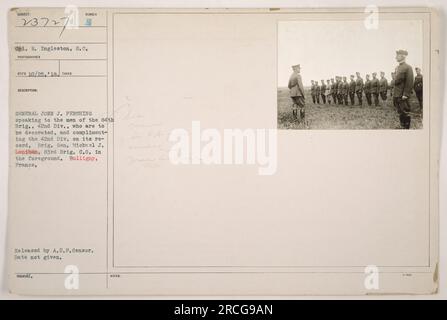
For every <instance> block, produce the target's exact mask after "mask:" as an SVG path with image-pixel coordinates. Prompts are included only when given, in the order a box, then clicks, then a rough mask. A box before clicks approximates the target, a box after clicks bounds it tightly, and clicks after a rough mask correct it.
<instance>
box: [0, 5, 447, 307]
mask: <svg viewBox="0 0 447 320" xmlns="http://www.w3.org/2000/svg"><path fill="white" fill-rule="evenodd" d="M66 5H75V6H79V7H83V6H84V7H94V6H98V7H99V6H104V7H160V8H162V7H171V8H182V7H184V8H186V7H189V8H205V7H208V8H213V7H215V8H233V7H234V8H249V7H251V8H269V7H274V8H278V7H281V8H301V7H307V8H312V7H323V8H326V7H352V6H356V7H366V6H367V5H377V6H379V7H380V6H393V7H398V6H433V7H437V8H438V9H439V10H440V12H441V16H442V18H443V19H444V18H445V17H444V16H445V11H446V10H447V4H446V2H445V1H443V0H434V1H418V0H393V1H391V0H388V1H384V0H382V1H377V0H376V1H363V0H357V1H346V0H345V1H342V0H334V1H328V0H325V1H322V0H320V1H318V2H316V1H315V0H314V1H311V0H306V1H303V0H302V1H292V0H290V1H285V0H282V1H281V0H276V1H261V0H258V1H254V0H251V1H236V0H235V1H229V0H227V1H192V0H189V1H186V0H185V1H174V0H163V1H150V0H146V1H142V0H139V1H138V0H133V1H129V0H128V1H124V0H121V1H120V0H109V1H105V0H103V1H87V0H84V1H78V0H72V1H57V0H53V1H49V0H28V1H11V0H3V1H1V3H0V82H1V86H0V299H20V298H30V297H18V296H14V295H10V294H9V293H8V289H7V281H6V279H7V276H6V275H7V270H6V261H5V251H6V245H7V244H6V224H7V198H8V197H7V194H8V193H7V190H8V188H7V186H8V179H7V178H8V80H9V73H8V64H9V61H8V47H7V13H8V10H9V9H10V8H12V7H26V6H34V7H35V6H48V7H63V6H66ZM443 29H444V25H443ZM442 38H443V39H444V38H445V34H444V31H442ZM322 47H324V45H322ZM444 51H445V43H442V45H441V56H442V57H443V60H444V61H445V53H444ZM441 68H442V69H443V70H444V72H443V74H445V63H444V64H443V65H441ZM442 81H443V88H444V90H442V91H441V92H445V91H446V90H447V86H446V84H445V82H444V79H442ZM442 101H443V108H445V106H444V104H445V98H444V97H442ZM446 118H447V117H446V114H445V113H442V120H443V121H442V122H443V126H444V125H445V123H446ZM442 138H443V139H442V146H441V148H442V150H441V160H440V191H439V192H440V265H439V273H440V280H439V286H440V288H439V293H438V294H437V295H433V296H420V297H417V296H404V297H402V296H392V297H390V296H386V297H372V296H368V297H356V298H359V299H389V298H407V299H414V298H422V299H446V298H447V282H446V281H445V274H446V273H445V270H446V266H447V261H446V260H447V254H446V253H445V248H446V245H445V244H446V240H447V239H446V231H447V210H446V197H445V196H443V195H444V194H445V193H446V177H447V175H446V169H447V159H446V157H445V156H446V152H445V149H446V146H447V144H446V138H447V137H446V134H445V132H443V133H442ZM443 244H444V245H443ZM244 298H245V297H244ZM289 298H290V297H289ZM300 298H307V299H308V298H311V297H300ZM320 298H321V297H320ZM346 298H348V297H342V298H341V299H346Z"/></svg>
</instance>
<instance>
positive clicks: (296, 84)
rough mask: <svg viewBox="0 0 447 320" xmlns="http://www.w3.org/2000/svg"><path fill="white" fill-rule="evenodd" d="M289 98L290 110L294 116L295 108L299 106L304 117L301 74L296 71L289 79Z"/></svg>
mask: <svg viewBox="0 0 447 320" xmlns="http://www.w3.org/2000/svg"><path fill="white" fill-rule="evenodd" d="M288 87H289V90H290V98H291V99H292V101H293V105H292V111H293V114H294V116H295V117H296V114H297V110H298V108H300V114H302V117H304V106H305V102H304V87H303V82H302V80H301V75H300V74H299V73H298V72H293V73H292V75H291V76H290V79H289V85H288Z"/></svg>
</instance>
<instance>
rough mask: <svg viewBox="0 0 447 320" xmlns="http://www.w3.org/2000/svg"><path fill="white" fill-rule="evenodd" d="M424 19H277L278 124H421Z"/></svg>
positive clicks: (297, 126) (415, 126) (287, 126)
mask: <svg viewBox="0 0 447 320" xmlns="http://www.w3.org/2000/svg"><path fill="white" fill-rule="evenodd" d="M422 67H423V25H422V20H404V19H402V20H380V21H377V24H376V25H371V26H368V25H367V24H365V23H364V21H363V20H348V21H340V20H332V21H315V20H312V21H279V22H278V113H277V115H278V129H421V128H422V122H423V121H422V119H423V98H422V97H423V75H424V71H426V74H428V70H423V68H422Z"/></svg>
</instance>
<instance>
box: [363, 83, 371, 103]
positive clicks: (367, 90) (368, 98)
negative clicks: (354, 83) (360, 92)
mask: <svg viewBox="0 0 447 320" xmlns="http://www.w3.org/2000/svg"><path fill="white" fill-rule="evenodd" d="M364 90H365V97H366V101H367V102H368V106H371V104H372V100H371V80H366V82H365V86H364Z"/></svg>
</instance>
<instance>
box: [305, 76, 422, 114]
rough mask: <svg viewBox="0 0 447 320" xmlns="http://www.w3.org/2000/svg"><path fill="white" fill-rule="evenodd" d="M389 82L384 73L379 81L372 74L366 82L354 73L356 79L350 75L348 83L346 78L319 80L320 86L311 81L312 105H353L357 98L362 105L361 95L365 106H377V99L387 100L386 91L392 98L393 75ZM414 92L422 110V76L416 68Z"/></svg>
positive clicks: (367, 77)
mask: <svg viewBox="0 0 447 320" xmlns="http://www.w3.org/2000/svg"><path fill="white" fill-rule="evenodd" d="M391 79H392V80H391V81H390V82H389V83H388V80H387V79H386V78H385V72H383V71H382V72H380V79H378V78H377V73H376V72H374V73H372V79H370V76H369V74H367V75H366V81H365V82H364V81H363V78H362V77H361V76H360V73H359V72H357V73H356V77H355V76H354V75H351V77H350V81H349V82H348V81H347V78H346V77H340V76H337V77H335V79H334V78H332V79H330V80H329V79H328V80H326V82H325V81H324V80H321V85H320V84H319V83H318V81H316V80H312V81H311V83H312V85H311V89H310V90H311V96H312V101H313V103H314V104H320V101H321V102H322V103H323V104H326V102H327V103H328V104H331V103H332V102H334V103H335V104H344V105H349V102H350V103H351V105H354V104H355V97H356V96H357V99H358V104H359V105H360V106H362V105H363V93H364V94H365V97H366V101H367V104H368V105H369V106H371V105H372V104H373V101H374V105H375V106H378V105H379V98H380V99H381V100H382V101H386V100H387V98H388V90H389V91H390V95H391V97H392V96H393V89H394V82H395V73H394V72H392V73H391ZM414 91H415V93H416V96H417V98H418V101H419V106H420V108H422V91H423V90H422V74H421V69H420V68H416V77H415V79H414ZM320 97H321V100H320Z"/></svg>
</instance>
